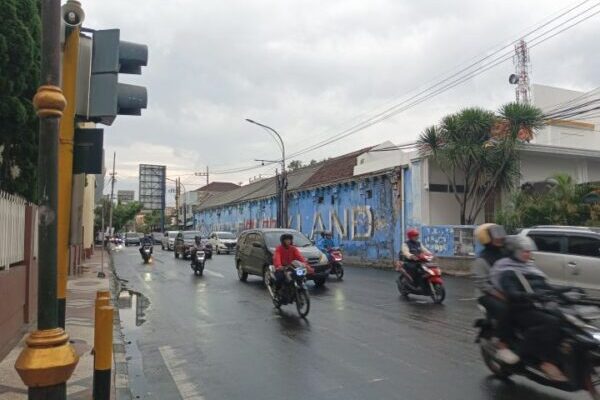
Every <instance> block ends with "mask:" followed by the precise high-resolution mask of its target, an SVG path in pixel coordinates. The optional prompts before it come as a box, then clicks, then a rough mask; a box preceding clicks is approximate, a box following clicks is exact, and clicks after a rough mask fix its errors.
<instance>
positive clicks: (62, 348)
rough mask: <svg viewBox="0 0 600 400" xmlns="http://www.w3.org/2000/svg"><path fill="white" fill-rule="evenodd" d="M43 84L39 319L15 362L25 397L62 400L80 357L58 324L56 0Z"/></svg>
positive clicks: (51, 2) (37, 102)
mask: <svg viewBox="0 0 600 400" xmlns="http://www.w3.org/2000/svg"><path fill="white" fill-rule="evenodd" d="M41 10H42V46H41V63H40V72H41V74H40V76H41V85H40V87H39V88H38V90H37V93H36V95H35V97H34V98H33V105H34V107H35V109H36V113H37V115H38V117H39V123H40V128H39V129H40V137H39V155H38V197H39V225H38V246H39V247H38V263H39V273H38V315H37V317H38V321H37V330H36V331H34V332H32V333H31V334H30V335H29V336H28V337H27V340H26V347H25V348H23V350H22V352H21V354H20V355H19V357H18V358H17V361H16V362H15V369H16V370H17V372H18V373H19V376H20V377H21V379H22V380H23V382H24V383H25V385H26V386H27V387H28V398H29V400H42V399H44V400H66V398H67V380H68V379H69V378H70V377H71V374H72V373H73V370H74V369H75V366H76V365H77V362H78V361H79V357H78V356H77V354H76V353H75V350H74V349H73V347H72V346H71V345H70V343H69V336H68V335H67V334H66V333H65V331H64V330H63V329H62V328H60V326H59V321H58V298H57V281H58V280H57V236H58V231H57V218H56V215H57V211H58V143H59V124H60V118H61V117H62V114H63V110H64V109H65V105H66V104H65V103H66V100H65V97H64V96H63V94H62V90H61V88H60V27H61V7H60V0H42V1H41Z"/></svg>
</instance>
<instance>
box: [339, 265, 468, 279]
mask: <svg viewBox="0 0 600 400" xmlns="http://www.w3.org/2000/svg"><path fill="white" fill-rule="evenodd" d="M345 265H347V266H349V267H354V268H363V269H378V270H381V271H394V267H392V265H390V264H364V263H354V262H346V263H345ZM442 275H447V276H452V277H458V278H469V277H470V276H471V275H472V274H471V272H470V271H466V270H464V269H445V268H443V266H442Z"/></svg>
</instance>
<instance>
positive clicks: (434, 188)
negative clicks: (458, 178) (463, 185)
mask: <svg viewBox="0 0 600 400" xmlns="http://www.w3.org/2000/svg"><path fill="white" fill-rule="evenodd" d="M429 191H430V192H440V193H447V192H448V185H439V184H437V183H430V184H429Z"/></svg>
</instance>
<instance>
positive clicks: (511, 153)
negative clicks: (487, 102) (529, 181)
mask: <svg viewBox="0 0 600 400" xmlns="http://www.w3.org/2000/svg"><path fill="white" fill-rule="evenodd" d="M542 123H543V120H542V111H541V110H540V109H538V108H536V107H533V106H530V105H527V104H519V103H509V104H507V105H505V106H503V107H502V108H501V109H500V110H499V113H498V115H497V114H495V113H493V112H491V111H487V110H484V109H481V108H466V109H464V110H462V111H460V112H458V113H455V114H451V115H448V116H446V117H444V118H443V119H442V121H441V122H440V124H439V125H437V126H431V127H429V128H427V129H425V131H424V132H423V133H422V134H421V135H420V137H419V139H418V142H417V143H418V146H419V152H420V154H421V155H422V156H423V157H430V159H431V160H432V161H434V162H435V163H436V164H437V165H438V166H439V167H440V169H441V171H442V172H443V173H444V175H445V176H446V179H447V181H448V185H449V187H450V190H451V192H452V193H453V195H454V198H455V199H456V201H457V202H458V204H459V206H460V223H461V224H473V223H474V222H475V220H476V218H477V216H478V215H479V214H480V213H481V211H482V210H483V208H484V207H485V204H486V202H487V201H488V200H489V199H490V198H491V197H492V196H493V195H494V194H496V193H497V192H498V191H499V190H502V189H508V190H510V189H512V188H513V186H514V184H515V183H516V182H517V179H518V177H519V174H520V171H519V162H518V161H519V154H518V145H519V143H520V142H521V141H523V140H529V139H531V137H532V136H533V134H534V133H535V131H536V130H537V129H539V128H541V126H542Z"/></svg>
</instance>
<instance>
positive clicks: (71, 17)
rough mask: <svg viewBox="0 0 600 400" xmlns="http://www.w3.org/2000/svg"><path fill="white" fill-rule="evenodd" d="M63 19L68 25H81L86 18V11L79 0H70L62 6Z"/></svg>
mask: <svg viewBox="0 0 600 400" xmlns="http://www.w3.org/2000/svg"><path fill="white" fill-rule="evenodd" d="M60 11H61V14H62V19H63V22H64V24H65V25H66V26H67V27H70V28H75V27H78V26H81V24H82V23H83V20H84V19H85V13H84V12H83V9H82V8H81V3H80V2H79V1H77V0H69V1H67V3H66V4H64V5H63V6H62V7H61V8H60Z"/></svg>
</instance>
